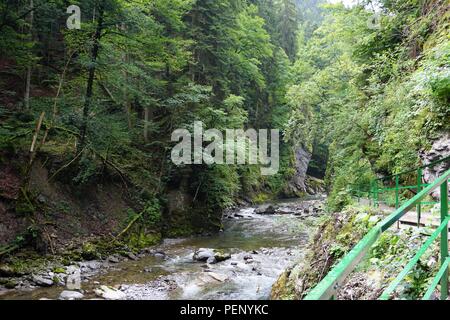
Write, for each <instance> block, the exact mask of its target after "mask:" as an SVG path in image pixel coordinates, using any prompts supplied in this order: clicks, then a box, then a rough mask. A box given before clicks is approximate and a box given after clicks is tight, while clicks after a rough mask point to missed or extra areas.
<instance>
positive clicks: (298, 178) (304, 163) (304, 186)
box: [284, 147, 325, 198]
mask: <svg viewBox="0 0 450 320" xmlns="http://www.w3.org/2000/svg"><path fill="white" fill-rule="evenodd" d="M311 158H312V155H311V153H310V152H309V151H307V150H305V149H304V148H303V147H299V148H297V150H296V152H295V171H296V172H295V174H294V176H293V177H292V179H291V180H290V181H289V182H288V183H287V185H286V187H285V189H284V194H285V196H286V197H288V198H291V197H297V196H302V195H304V194H310V195H315V194H318V193H324V192H325V188H324V182H323V181H322V180H320V179H317V178H314V177H311V176H309V175H307V174H306V172H307V171H308V166H309V163H310V161H311Z"/></svg>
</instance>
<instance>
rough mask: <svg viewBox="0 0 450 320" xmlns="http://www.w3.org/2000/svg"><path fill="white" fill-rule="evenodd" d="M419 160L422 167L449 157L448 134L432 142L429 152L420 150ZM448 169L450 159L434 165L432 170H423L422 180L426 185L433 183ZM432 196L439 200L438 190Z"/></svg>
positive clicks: (449, 139)
mask: <svg viewBox="0 0 450 320" xmlns="http://www.w3.org/2000/svg"><path fill="white" fill-rule="evenodd" d="M419 156H420V159H421V160H422V163H423V164H424V165H427V164H430V163H432V162H434V161H437V160H440V159H442V158H445V157H448V156H450V133H448V132H447V133H443V134H442V135H441V136H440V137H439V139H437V140H435V141H434V142H433V145H432V147H431V149H430V150H428V151H425V150H422V151H421V152H420V153H419ZM449 168H450V159H449V160H448V161H444V162H441V163H439V164H436V165H435V166H433V167H432V168H425V169H424V170H423V178H424V180H425V182H426V183H430V182H433V181H434V180H435V179H436V178H437V177H439V176H440V175H441V174H442V173H444V172H445V171H446V170H448V169H449ZM432 195H433V196H434V197H436V198H440V195H439V189H438V190H436V191H434V192H433V193H432Z"/></svg>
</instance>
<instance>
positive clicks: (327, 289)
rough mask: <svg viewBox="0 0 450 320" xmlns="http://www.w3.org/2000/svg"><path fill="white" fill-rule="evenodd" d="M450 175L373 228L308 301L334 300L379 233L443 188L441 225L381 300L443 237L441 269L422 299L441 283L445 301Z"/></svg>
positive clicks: (314, 291)
mask: <svg viewBox="0 0 450 320" xmlns="http://www.w3.org/2000/svg"><path fill="white" fill-rule="evenodd" d="M449 177H450V170H447V171H446V172H445V173H444V174H443V175H441V176H440V177H438V178H437V179H436V180H435V181H434V182H433V183H431V184H428V185H427V186H425V187H424V188H423V189H421V191H420V192H418V193H417V194H416V195H415V196H414V197H413V198H412V199H409V200H408V201H407V202H406V203H404V204H403V205H401V206H400V207H399V208H398V209H396V210H395V211H394V212H393V213H392V214H390V215H389V216H387V217H386V218H385V219H384V220H382V221H381V222H380V223H378V224H377V225H376V226H375V227H373V228H372V229H371V230H370V231H369V233H368V234H367V235H366V236H365V237H364V238H363V239H362V240H361V241H360V242H359V243H358V244H356V246H355V247H354V248H353V249H352V250H351V251H350V252H349V253H348V254H347V255H346V256H344V258H343V259H342V260H341V261H340V262H339V263H338V264H337V265H336V266H335V267H334V268H333V269H332V270H331V271H330V272H329V273H328V274H327V276H326V277H325V278H324V279H323V280H322V281H321V282H320V283H319V284H318V285H317V286H316V287H315V288H313V289H312V290H311V291H310V293H309V294H308V295H307V296H306V297H305V300H326V299H335V298H336V294H337V290H338V289H339V287H340V286H341V285H342V284H343V282H344V280H345V279H346V277H347V276H348V275H349V274H350V273H351V272H352V271H353V270H354V269H355V267H356V266H357V265H358V264H359V262H360V261H361V260H362V259H363V257H364V256H365V255H366V253H367V252H368V251H369V249H370V248H371V247H372V245H373V244H374V243H375V241H376V240H377V239H378V238H379V236H380V235H381V234H382V233H383V232H385V231H386V230H387V229H389V228H390V227H391V226H392V225H393V224H394V223H395V222H397V221H398V220H399V219H400V218H401V217H402V216H403V215H405V214H406V213H407V212H408V211H409V210H410V209H411V208H413V207H414V206H416V205H417V204H419V203H420V202H421V201H422V200H423V198H425V197H426V196H427V195H429V194H430V193H432V192H433V191H434V190H435V189H437V188H439V187H440V193H441V199H440V205H441V210H440V211H441V224H440V226H439V227H438V228H437V229H436V231H435V232H434V233H433V234H432V235H431V236H430V237H429V238H428V240H427V241H426V242H425V243H424V244H423V245H422V247H421V248H420V249H419V250H418V252H417V254H416V255H415V256H414V257H413V258H412V259H411V261H410V262H409V263H408V264H407V265H406V267H405V268H404V270H403V271H402V272H401V273H400V274H399V275H398V276H397V277H396V278H395V280H394V281H393V282H392V283H391V284H390V285H389V287H388V288H387V289H386V290H385V291H384V292H383V293H382V295H381V298H380V299H389V298H390V297H391V294H392V293H393V292H394V291H395V289H396V287H397V286H398V285H399V284H400V282H401V281H402V280H403V279H404V278H405V276H406V275H407V274H408V273H409V272H410V271H411V269H412V268H413V267H414V265H415V264H416V263H417V262H418V261H419V259H420V257H421V256H422V255H423V254H424V253H425V251H426V250H427V249H428V248H429V247H430V245H431V244H432V243H433V241H434V240H435V239H436V238H437V237H439V236H440V261H441V268H440V270H439V271H438V273H437V274H436V276H435V278H434V279H433V282H432V283H431V286H430V287H429V289H428V291H427V292H426V294H425V295H424V297H423V299H430V297H431V296H432V294H433V292H434V290H435V289H436V287H437V285H438V284H439V283H440V284H441V290H440V292H441V299H443V300H445V299H447V297H448V275H449V272H448V267H449V263H450V262H449V252H448V224H449V220H450V217H449V214H448V179H449Z"/></svg>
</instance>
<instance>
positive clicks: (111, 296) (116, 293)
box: [94, 286, 127, 300]
mask: <svg viewBox="0 0 450 320" xmlns="http://www.w3.org/2000/svg"><path fill="white" fill-rule="evenodd" d="M94 292H95V294H96V295H97V296H98V297H100V298H103V299H105V300H125V299H126V297H127V296H126V294H125V293H124V292H122V291H120V290H118V289H114V288H111V287H108V286H100V288H98V289H95V291H94Z"/></svg>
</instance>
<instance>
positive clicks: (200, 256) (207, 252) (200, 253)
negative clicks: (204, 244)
mask: <svg viewBox="0 0 450 320" xmlns="http://www.w3.org/2000/svg"><path fill="white" fill-rule="evenodd" d="M211 257H214V251H213V250H212V249H207V248H200V249H198V250H196V251H195V252H194V256H193V259H194V260H196V261H207V260H208V259H209V258H211Z"/></svg>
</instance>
